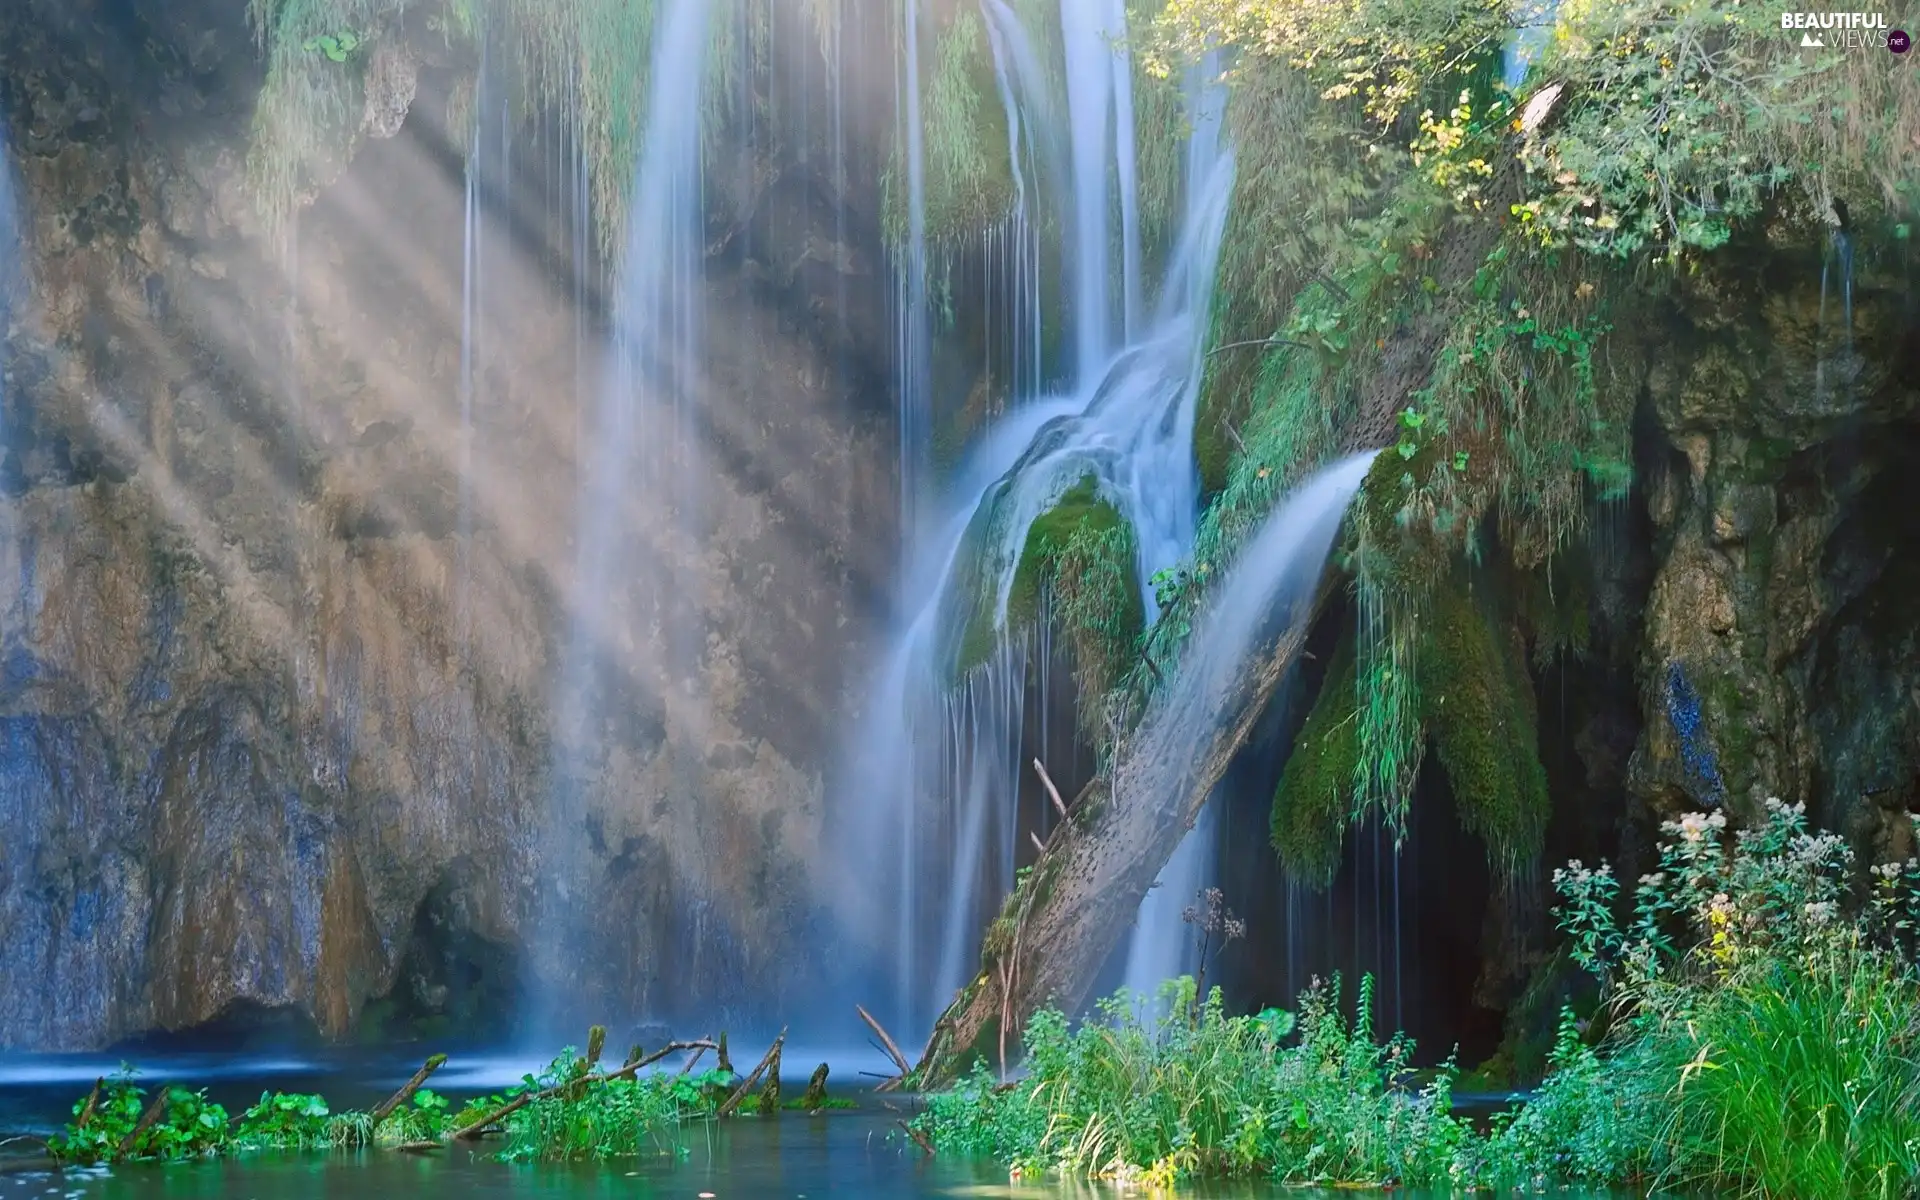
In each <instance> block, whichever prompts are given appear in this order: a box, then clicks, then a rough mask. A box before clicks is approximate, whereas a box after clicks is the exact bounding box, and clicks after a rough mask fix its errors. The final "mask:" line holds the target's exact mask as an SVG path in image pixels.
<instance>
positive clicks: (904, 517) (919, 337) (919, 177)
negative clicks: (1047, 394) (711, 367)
mask: <svg viewBox="0 0 1920 1200" xmlns="http://www.w3.org/2000/svg"><path fill="white" fill-rule="evenodd" d="M902 36H903V37H904V38H905V40H906V46H905V50H904V53H903V56H902V63H903V68H904V70H903V76H902V80H901V87H902V92H903V96H902V99H903V101H904V103H903V104H902V106H901V109H902V111H903V112H904V113H905V114H906V128H905V130H904V131H903V132H904V135H905V142H906V151H907V252H906V256H905V258H904V259H903V260H902V261H901V262H900V263H898V264H897V267H896V274H897V282H896V288H897V290H898V297H897V300H896V309H897V312H898V314H899V317H898V328H897V329H896V331H895V339H896V346H895V358H896V360H897V362H898V363H899V368H898V369H899V376H898V379H897V380H896V383H895V386H896V387H897V389H898V391H899V395H900V413H899V423H900V504H901V508H900V528H901V529H902V530H903V531H905V532H906V533H907V534H908V535H909V536H912V535H914V534H915V533H917V532H918V522H919V518H918V514H917V511H916V507H915V506H916V504H917V503H918V501H919V499H920V493H921V491H922V489H923V487H924V475H925V460H926V456H927V449H928V445H929V437H930V432H929V431H930V425H931V420H930V418H931V410H932V396H931V392H932V358H931V355H932V347H931V345H930V344H929V339H930V338H931V337H932V328H931V325H930V317H929V313H928V311H927V184H926V144H925V141H926V138H925V131H924V129H923V127H922V126H921V123H920V107H921V105H920V101H921V95H920V2H919V0H906V17H905V29H904V30H903V33H902Z"/></svg>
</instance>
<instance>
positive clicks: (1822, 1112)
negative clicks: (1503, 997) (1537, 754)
mask: <svg viewBox="0 0 1920 1200" xmlns="http://www.w3.org/2000/svg"><path fill="white" fill-rule="evenodd" d="M1666 833H1667V835H1668V836H1667V839H1666V840H1665V841H1664V842H1663V843H1662V845H1661V863H1660V869H1659V870H1657V871H1655V872H1652V873H1650V874H1648V875H1646V876H1644V877H1643V878H1641V879H1640V880H1639V881H1638V883H1637V884H1636V886H1635V887H1634V889H1633V892H1632V894H1631V900H1632V916H1631V919H1630V920H1629V921H1628V922H1626V923H1625V924H1622V923H1621V922H1620V921H1618V920H1617V919H1616V916H1615V912H1616V908H1617V905H1616V902H1615V898H1616V897H1617V896H1618V894H1619V891H1620V889H1619V885H1618V883H1617V881H1615V880H1614V878H1613V876H1612V872H1611V871H1610V870H1609V869H1607V868H1606V867H1604V866H1602V867H1600V868H1598V869H1589V868H1587V867H1585V866H1583V865H1582V864H1580V863H1578V862H1575V863H1572V864H1569V865H1568V866H1567V867H1565V868H1563V869H1562V870H1560V871H1558V872H1556V873H1555V880H1554V882H1555V884H1556V886H1557V887H1558V889H1559V891H1560V893H1561V895H1562V897H1563V898H1564V899H1565V905H1564V907H1563V908H1562V910H1561V924H1562V927H1563V928H1564V929H1565V930H1566V932H1567V934H1568V935H1569V937H1570V938H1571V939H1572V943H1573V948H1574V953H1575V955H1576V957H1577V959H1578V960H1579V961H1580V962H1582V963H1584V964H1586V965H1587V966H1588V967H1589V968H1590V969H1592V970H1594V971H1596V972H1597V973H1600V974H1601V975H1602V976H1603V977H1604V978H1605V979H1606V981H1607V983H1608V986H1609V987H1610V988H1611V989H1612V991H1613V995H1614V1003H1615V1006H1616V1009H1617V1010H1618V1011H1619V1012H1620V1013H1621V1014H1622V1019H1621V1021H1620V1023H1619V1025H1618V1027H1617V1029H1616V1032H1615V1034H1614V1041H1615V1043H1616V1046H1617V1047H1618V1048H1617V1049H1616V1050H1615V1052H1614V1054H1613V1056H1612V1058H1611V1059H1610V1060H1608V1068H1609V1071H1610V1072H1612V1073H1615V1074H1618V1075H1620V1076H1621V1078H1622V1079H1628V1078H1631V1077H1634V1076H1640V1077H1646V1078H1654V1079H1658V1080H1660V1081H1661V1082H1662V1085H1663V1086H1664V1088H1665V1091H1664V1093H1663V1097H1662V1098H1663V1101H1664V1106H1663V1110H1662V1112H1661V1114H1660V1116H1661V1119H1660V1120H1659V1121H1658V1123H1657V1124H1651V1125H1650V1126H1649V1128H1648V1129H1647V1130H1646V1132H1647V1134H1648V1135H1649V1136H1648V1139H1647V1141H1648V1150H1647V1155H1648V1158H1647V1161H1646V1163H1645V1165H1646V1166H1647V1167H1648V1168H1649V1169H1653V1170H1657V1171H1658V1172H1659V1174H1660V1175H1661V1176H1662V1177H1663V1178H1665V1179H1668V1180H1670V1181H1672V1182H1675V1183H1686V1184H1695V1185H1704V1186H1711V1187H1716V1188H1724V1189H1730V1190H1732V1191H1733V1192H1734V1193H1735V1194H1740V1195H1754V1196H1762V1195H1764V1196H1834V1197H1861V1198H1866V1197H1882V1196H1898V1195H1899V1194H1900V1189H1901V1188H1903V1187H1906V1186H1908V1185H1909V1184H1910V1182H1911V1181H1912V1180H1913V1179H1915V1178H1920V1021H1916V1019H1915V1014H1916V1013H1920V973H1917V972H1916V959H1915V957H1914V946H1913V942H1912V941H1911V933H1912V930H1913V928H1914V924H1915V918H1916V916H1920V863H1916V862H1907V863H1890V864H1881V865H1879V866H1877V867H1875V868H1873V870H1872V871H1871V872H1870V878H1871V880H1872V884H1873V886H1872V888H1871V890H1870V891H1869V892H1868V894H1867V896H1866V898H1865V900H1864V903H1862V902H1859V901H1856V900H1855V898H1854V895H1855V894H1854V889H1853V887H1852V886H1851V885H1852V881H1853V880H1854V879H1855V877H1856V876H1855V873H1854V870H1853V859H1852V853H1851V851H1850V850H1849V849H1848V848H1847V846H1846V844H1845V842H1844V841H1843V840H1842V839H1841V838H1839V837H1837V836H1835V835H1831V834H1817V833H1814V832H1812V831H1810V830H1809V829H1808V827H1807V823H1806V817H1805V811H1804V809H1803V808H1802V807H1800V806H1792V807H1789V806H1787V805H1785V804H1782V803H1780V802H1779V801H1777V800H1776V801H1770V802H1769V803H1768V805H1767V807H1766V813H1765V819H1764V822H1763V823H1762V824H1761V825H1760V826H1759V827H1758V828H1755V829H1749V830H1739V831H1735V832H1733V833H1732V834H1731V836H1729V834H1728V831H1727V822H1726V820H1725V818H1724V817H1723V816H1722V815H1721V814H1719V813H1713V814H1699V813H1696V814H1690V815H1688V816H1686V817H1684V818H1682V819H1681V820H1680V821H1677V822H1671V823H1669V824H1668V825H1667V826H1666Z"/></svg>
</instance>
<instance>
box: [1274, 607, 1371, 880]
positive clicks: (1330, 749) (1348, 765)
mask: <svg viewBox="0 0 1920 1200" xmlns="http://www.w3.org/2000/svg"><path fill="white" fill-rule="evenodd" d="M1354 664H1355V654H1354V639H1353V636H1352V635H1351V634H1348V635H1347V636H1346V637H1345V638H1344V639H1342V641H1341V643H1340V650H1339V652H1338V653H1337V654H1336V655H1335V656H1334V659H1333V662H1332V664H1331V665H1330V666H1329V667H1328V669H1327V676H1326V682H1325V683H1323V684H1322V685H1321V688H1320V696H1319V698H1318V699H1317V700H1315V701H1314V705H1313V711H1312V712H1311V713H1309V714H1308V715H1307V723H1306V725H1305V726H1303V727H1302V728H1301V730H1300V736H1299V737H1298V738H1297V739H1295V741H1294V744H1293V753H1292V754H1290V755H1289V756H1288V757H1287V765H1286V769H1285V770H1284V771H1283V772H1282V773H1281V776H1280V786H1279V787H1278V788H1277V789H1276V790H1275V791H1274V793H1273V813H1272V817H1271V830H1270V836H1271V838H1272V841H1273V848H1274V850H1275V851H1276V852H1278V853H1279V855H1280V861H1281V863H1282V865H1284V866H1285V867H1286V870H1287V873H1288V874H1289V875H1290V876H1292V877H1293V878H1294V879H1295V880H1297V881H1299V882H1301V883H1304V884H1307V885H1308V886H1311V887H1319V888H1324V887H1326V886H1327V885H1328V884H1331V883H1332V882H1333V877H1334V874H1335V872H1337V871H1338V870H1339V869H1340V847H1341V844H1342V843H1343V842H1344V840H1345V838H1346V830H1347V825H1348V823H1349V821H1350V820H1351V819H1352V815H1353V779H1354V771H1355V767H1356V764H1357V760H1358V757H1359V751H1360V740H1359V727H1360V723H1359V714H1358V712H1357V711H1356V708H1357V706H1356V703H1355V692H1354V687H1355V679H1354Z"/></svg>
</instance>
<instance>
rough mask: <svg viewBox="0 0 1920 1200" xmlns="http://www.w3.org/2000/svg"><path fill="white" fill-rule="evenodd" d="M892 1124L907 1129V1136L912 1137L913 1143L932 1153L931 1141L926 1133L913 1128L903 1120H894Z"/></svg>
mask: <svg viewBox="0 0 1920 1200" xmlns="http://www.w3.org/2000/svg"><path fill="white" fill-rule="evenodd" d="M894 1124H895V1125H898V1126H899V1127H900V1128H902V1129H904V1130H906V1131H907V1136H908V1137H910V1138H912V1139H913V1144H914V1145H916V1146H918V1147H920V1148H921V1149H922V1150H924V1151H926V1152H927V1153H928V1154H932V1153H933V1143H932V1142H931V1141H930V1140H928V1138H927V1135H926V1134H924V1133H921V1132H920V1131H919V1130H918V1129H915V1128H914V1127H913V1126H911V1125H909V1124H907V1123H906V1122H905V1121H895V1122H894Z"/></svg>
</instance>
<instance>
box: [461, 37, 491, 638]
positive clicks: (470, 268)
mask: <svg viewBox="0 0 1920 1200" xmlns="http://www.w3.org/2000/svg"><path fill="white" fill-rule="evenodd" d="M486 94H487V44H486V42H485V41H482V42H481V45H480V69H479V72H478V75H477V77H476V79H475V82H474V101H473V129H472V132H471V136H470V137H469V138H468V140H467V169H466V172H465V179H464V181H463V182H464V185H465V186H464V191H463V195H462V205H461V222H462V224H461V236H460V383H459V387H460V529H459V532H460V537H459V542H458V544H459V547H460V551H459V553H460V580H459V601H458V605H457V613H456V620H457V621H458V623H459V637H460V645H461V647H462V648H463V649H464V648H465V647H466V645H467V641H468V639H469V638H470V637H471V636H472V630H473V613H472V590H473V483H474V480H473V385H474V357H475V355H476V353H477V352H478V335H479V330H478V328H477V317H478V315H479V298H480V170H481V158H480V124H481V122H480V113H481V112H482V111H483V107H484V100H485V97H486Z"/></svg>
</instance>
